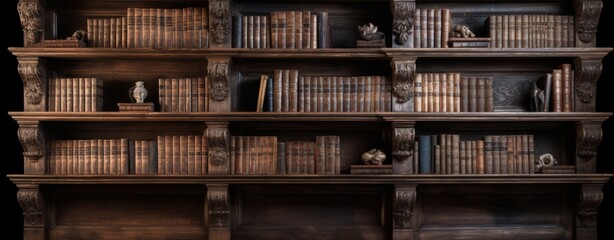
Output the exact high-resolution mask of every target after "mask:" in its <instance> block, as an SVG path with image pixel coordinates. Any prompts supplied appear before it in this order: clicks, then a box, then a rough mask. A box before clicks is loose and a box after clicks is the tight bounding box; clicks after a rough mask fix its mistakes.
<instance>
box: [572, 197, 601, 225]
mask: <svg viewBox="0 0 614 240" xmlns="http://www.w3.org/2000/svg"><path fill="white" fill-rule="evenodd" d="M601 201H603V192H602V191H601V190H599V189H590V190H584V191H582V193H581V194H580V197H579V199H578V203H577V204H578V205H577V209H578V210H577V211H578V212H577V216H578V223H579V224H580V225H582V226H584V227H595V226H597V211H598V209H599V206H600V205H601Z"/></svg>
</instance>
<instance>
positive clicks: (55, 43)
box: [43, 19, 91, 48]
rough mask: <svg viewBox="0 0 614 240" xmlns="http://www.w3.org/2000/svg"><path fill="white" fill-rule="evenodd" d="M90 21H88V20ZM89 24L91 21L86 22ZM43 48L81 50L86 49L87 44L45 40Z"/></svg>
mask: <svg viewBox="0 0 614 240" xmlns="http://www.w3.org/2000/svg"><path fill="white" fill-rule="evenodd" d="M88 20H90V19H88ZM88 22H91V21H88ZM43 46H44V47H47V48H81V47H87V44H86V43H85V42H83V41H81V40H65V39H58V40H45V41H43Z"/></svg>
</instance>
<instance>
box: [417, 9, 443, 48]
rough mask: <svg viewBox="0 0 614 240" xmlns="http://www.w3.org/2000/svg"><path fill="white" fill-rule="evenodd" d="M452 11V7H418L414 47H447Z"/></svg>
mask: <svg viewBox="0 0 614 240" xmlns="http://www.w3.org/2000/svg"><path fill="white" fill-rule="evenodd" d="M451 21H452V13H451V11H450V9H446V8H442V9H416V11H415V14H414V26H413V27H414V31H413V32H414V38H413V47H414V48H447V47H448V39H449V36H450V24H451Z"/></svg>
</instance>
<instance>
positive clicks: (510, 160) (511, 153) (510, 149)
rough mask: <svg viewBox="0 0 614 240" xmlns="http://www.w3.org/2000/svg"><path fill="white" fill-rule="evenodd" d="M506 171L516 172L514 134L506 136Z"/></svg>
mask: <svg viewBox="0 0 614 240" xmlns="http://www.w3.org/2000/svg"><path fill="white" fill-rule="evenodd" d="M506 146H507V149H505V150H506V152H507V154H506V155H507V156H506V159H507V171H508V173H509V174H517V173H518V170H517V169H516V153H515V149H516V136H514V135H509V136H507V144H506Z"/></svg>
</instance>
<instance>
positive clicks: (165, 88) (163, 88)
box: [158, 77, 207, 112]
mask: <svg viewBox="0 0 614 240" xmlns="http://www.w3.org/2000/svg"><path fill="white" fill-rule="evenodd" d="M206 82H207V81H206V77H197V78H160V79H158V101H159V103H160V111H161V112H206V111H207V92H206Z"/></svg>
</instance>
